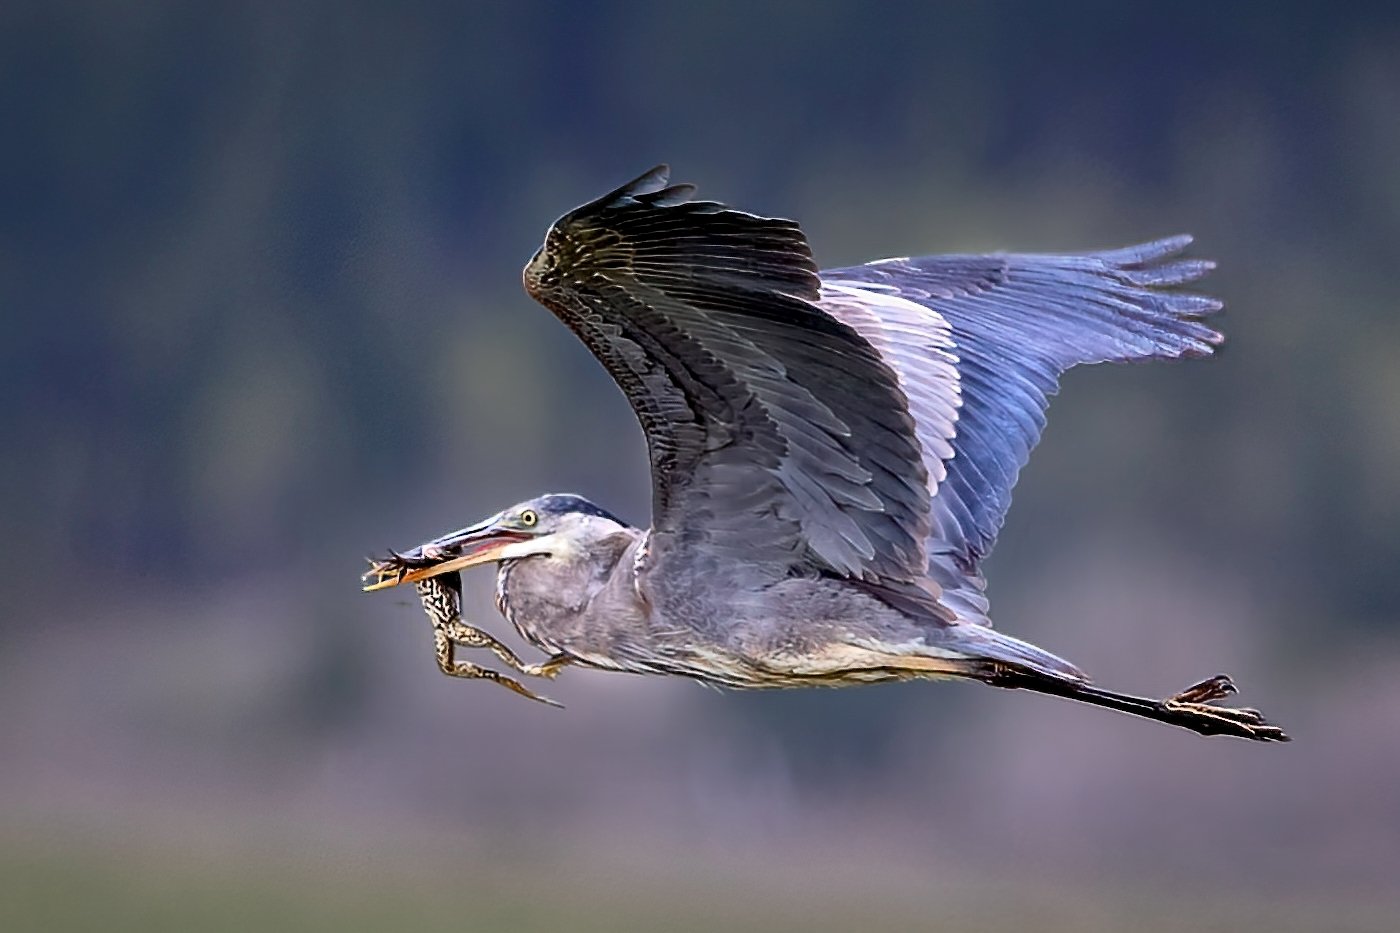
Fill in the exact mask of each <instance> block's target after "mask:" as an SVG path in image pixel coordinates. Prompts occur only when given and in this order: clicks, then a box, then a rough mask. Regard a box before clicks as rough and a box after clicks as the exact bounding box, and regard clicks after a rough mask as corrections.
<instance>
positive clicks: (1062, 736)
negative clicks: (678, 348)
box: [0, 0, 1400, 931]
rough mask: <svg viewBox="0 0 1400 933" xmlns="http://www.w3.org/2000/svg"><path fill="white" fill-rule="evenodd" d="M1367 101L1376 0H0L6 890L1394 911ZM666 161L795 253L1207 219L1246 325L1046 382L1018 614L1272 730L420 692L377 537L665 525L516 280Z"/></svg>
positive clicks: (1196, 911)
mask: <svg viewBox="0 0 1400 933" xmlns="http://www.w3.org/2000/svg"><path fill="white" fill-rule="evenodd" d="M1397 115H1400V10H1397V7H1396V6H1395V4H1393V3H1360V2H1358V3H1350V4H1315V3H1287V2H1284V3H1271V4H1249V3H1238V4H1221V3H1215V4H1198V3H1191V2H1185V3H1173V4H1153V5H1144V4H1124V3H1106V2H1079V3H1060V4H1042V3H1034V2H1030V0H1003V2H990V3H980V4H930V3H886V4H871V3H836V2H833V3H823V4H818V3H797V2H792V3H774V4H765V3H748V4H733V5H729V4H684V5H681V4H676V5H671V4H624V3H617V2H600V3H591V4H582V3H578V4H563V3H555V4H551V3H543V2H526V0H519V2H516V3H514V4H511V5H509V6H506V5H499V6H498V5H489V6H486V5H474V4H452V3H445V2H423V3H402V4H377V5H376V4H365V3H348V2H347V3H292V4H259V3H251V4H250V3H231V2H221V0H211V2H207V3H202V4H186V3H174V2H145V3H141V4H107V3H89V4H79V3H62V2H59V3H27V2H13V0H12V2H8V3H5V4H3V5H0V128H2V129H0V134H3V142H0V312H2V313H3V315H4V318H3V320H4V328H3V331H0V390H3V398H4V399H5V404H4V405H3V406H0V437H3V438H4V457H3V460H0V519H2V520H3V528H4V532H5V533H4V534H3V535H0V563H3V566H4V567H5V568H6V572H5V574H4V582H3V583H2V584H0V586H3V588H4V591H3V594H0V595H3V606H4V613H3V616H0V710H3V715H0V928H3V929H5V930H67V929H91V928H96V927H102V928H105V929H135V930H164V929H169V930H185V929H191V928H196V929H228V930H245V929H289V930H302V929H305V930H320V929H337V930H353V929H365V930H375V929H391V928H393V929H397V928H404V929H422V930H430V929H470V930H532V929H541V930H545V929H549V930H561V929H581V930H582V929H597V930H611V929H639V930H652V929H660V928H665V929H675V930H690V929H695V930H700V929H715V928H722V929H777V930H789V929H792V930H795V929H812V930H821V929H832V930H836V929H872V930H873V929H891V930H895V929H900V930H904V929H915V928H921V927H929V928H939V929H956V930H987V931H998V930H1015V929H1023V928H1026V927H1028V926H1029V927H1035V928H1038V929H1043V930H1119V929H1125V928H1129V927H1131V928H1133V929H1143V930H1185V929H1191V930H1197V931H1201V930H1207V931H1208V930H1231V931H1251V930H1271V931H1279V930H1300V931H1302V930H1322V929H1327V930H1394V929H1400V888H1397V885H1396V881H1395V879H1396V878H1397V877H1400V790H1397V788H1400V732H1398V731H1397V729H1400V727H1398V726H1397V723H1400V677H1397V674H1400V627H1398V626H1397V616H1400V573H1397V567H1400V316H1397V313H1396V296H1397V295H1400V119H1397ZM658 161H670V162H671V163H672V164H673V166H674V168H675V178H676V180H678V181H693V182H696V183H698V184H699V185H700V186H701V190H702V193H703V194H704V195H705V196H708V197H713V198H718V199H722V200H726V201H729V202H731V203H734V204H736V205H739V206H742V207H744V208H746V209H750V210H754V211H758V212H766V213H772V214H779V215H784V216H792V217H797V218H799V219H801V220H802V222H803V225H804V227H805V229H806V231H807V233H808V236H809V237H810V239H811V241H812V244H813V247H814V249H815V251H816V253H817V255H818V258H819V260H820V261H821V262H822V264H823V265H828V266H835V265H841V264H849V263H853V262H859V261H862V260H866V259H870V258H876V257H880V256H888V255H907V254H911V253H915V254H917V253H928V252H939V251H954V250H956V251H968V250H977V249H989V250H990V249H1004V248H1009V249H1025V250H1056V249H1059V250H1065V249H1087V248H1093V247H1109V246H1118V245H1122V244H1125V243H1129V242H1137V241H1141V240H1144V239H1148V238H1152V237H1158V236H1163V235H1167V234H1172V233H1177V232H1182V231H1189V232H1192V233H1194V234H1196V235H1197V237H1198V245H1197V247H1196V250H1197V253H1198V254H1199V255H1205V256H1210V257H1212V258H1215V259H1217V260H1218V261H1219V262H1220V269H1219V271H1218V272H1217V273H1216V274H1214V275H1213V276H1212V277H1211V278H1210V279H1209V281H1208V290H1209V291H1211V292H1212V293H1213V294H1216V295H1219V296H1221V297H1222V298H1224V299H1225V301H1226V302H1227V304H1228V306H1229V313H1228V315H1227V317H1226V318H1225V319H1224V323H1223V327H1224V329H1225V330H1226V331H1227V333H1228V335H1229V343H1228V344H1227V346H1226V347H1225V349H1224V351H1223V352H1222V354H1221V355H1220V356H1219V357H1218V358H1217V359H1215V360H1212V361H1210V362H1206V363H1188V364H1182V365H1175V366H1167V365H1161V366H1152V367H1118V368H1114V367H1099V368H1097V369H1093V370H1085V371H1075V372H1074V373H1072V374H1071V375H1070V376H1069V377H1068V378H1067V379H1066V381H1065V386H1064V392H1063V393H1062V395H1061V397H1060V399H1059V400H1058V401H1057V402H1056V404H1055V405H1054V406H1053V407H1052V410H1051V416H1050V423H1051V426H1050V429H1049V431H1048V433H1047V435H1046V439H1045V441H1044V443H1043V444H1042V446H1041V447H1040V449H1039V450H1038V452H1037V454H1036V456H1035V457H1034V458H1033V460H1032V463H1031V466H1030V469H1029V470H1028V471H1027V472H1026V474H1025V475H1024V478H1023V481H1022V483H1021V485H1020V486H1019V487H1018V490H1017V505H1016V507H1015V508H1014V509H1013V510H1012V512H1011V515H1010V519H1009V523H1008V525H1007V528H1006V532H1005V534H1004V536H1003V541H1002V543H1001V545H1000V547H999V549H998V551H997V553H996V555H995V556H994V558H993V559H992V561H991V562H990V564H989V567H988V570H989V575H990V577H991V581H992V586H993V590H992V592H993V596H994V615H995V616H996V618H997V619H998V624H999V625H1000V626H1001V627H1003V628H1005V629H1007V630H1009V631H1012V632H1015V633H1018V634H1023V635H1026V636H1027V637H1029V638H1032V639H1033V640H1036V641H1038V642H1040V643H1042V644H1044V645H1045V646H1046V647H1048V648H1051V649H1052V650H1055V651H1056V652H1057V653H1060V654H1063V655H1065V656H1066V657H1069V658H1071V659H1073V660H1075V661H1076V662H1078V663H1079V664H1081V665H1082V666H1083V667H1085V668H1086V669H1088V670H1089V671H1090V672H1092V673H1094V674H1095V675H1096V677H1097V678H1098V679H1099V680H1100V681H1101V682H1103V683H1104V684H1106V685H1108V686H1113V687H1119V688H1124V689H1129V690H1134V691H1137V692H1145V693H1153V694H1162V693H1165V692H1170V691H1173V690H1176V689H1179V688H1180V687H1182V686H1185V685H1186V684H1187V683H1190V682H1192V681H1193V680H1196V679H1199V678H1201V677H1203V676H1206V675H1209V674H1212V673H1214V672H1215V671H1217V670H1227V671H1230V672H1231V673H1233V674H1235V675H1236V677H1237V679H1238V680H1239V682H1240V683H1241V684H1242V686H1243V687H1244V691H1245V693H1244V697H1243V699H1244V700H1245V702H1247V703H1253V704H1258V705H1260V706H1262V707H1263V708H1265V709H1266V711H1268V712H1269V713H1270V714H1271V715H1273V716H1274V717H1275V718H1277V719H1278V720H1279V721H1280V722H1282V723H1283V724H1284V725H1286V726H1287V727H1288V728H1289V731H1290V732H1292V733H1293V735H1294V736H1295V739H1296V741H1295V742H1294V743H1293V744H1292V745H1290V746H1285V747H1276V748H1275V747H1260V746H1254V745H1249V744H1246V743H1240V742H1229V741H1219V740H1217V741H1207V740H1202V739H1200V738H1198V737H1196V736H1192V735H1188V734H1185V733H1178V732H1176V731H1172V730H1167V729H1163V728H1160V727H1156V726H1153V725H1150V724H1146V723H1142V722H1135V721H1128V720H1126V719H1123V718H1119V717H1114V716H1110V715H1108V714H1104V713H1100V712H1097V711H1093V710H1088V709H1077V708H1073V707H1072V706H1070V705H1069V704H1063V703H1059V702H1057V701H1053V700H1047V699H1041V698H1036V697H1031V696H1025V695H1019V694H1012V693H1003V692H1000V691H991V690H974V689H971V688H964V687H953V686H932V685H912V686H903V687H887V688H871V689H864V690H847V691H837V692H829V693H828V692H811V693H787V694H773V695H738V694H721V693H716V692H713V691H704V690H701V689H698V688H697V687H696V686H694V685H693V684H690V683H684V682H675V683H672V682H666V681H654V682H653V681H647V680H643V679H637V678H626V677H620V676H616V675H605V674H598V673H589V672H571V673H570V674H568V675H566V676H565V677H564V678H563V679H562V680H561V681H560V682H558V683H557V684H554V685H552V689H551V691H550V692H551V695H553V696H556V697H557V698H558V699H561V700H563V701H564V702H565V703H567V704H568V706H569V709H568V710H567V711H566V712H563V713H560V712H558V711H554V710H549V709H546V708H543V707H539V706H535V705H533V704H528V703H524V702H522V701H521V700H520V699H519V698H518V697H515V696H513V695H510V694H508V693H506V692H505V691H500V690H496V689H493V688H490V687H488V686H486V685H473V684H468V683H461V682H454V681H451V680H449V679H448V678H444V677H442V676H441V675H439V674H438V673H437V672H436V670H435V667H434V665H433V662H432V658H431V652H430V646H429V638H428V632H427V628H426V626H425V625H424V624H423V622H422V618H421V615H420V613H419V611H418V609H417V607H416V605H415V604H414V603H413V601H412V600H411V599H410V598H408V597H405V596H400V595H399V594H397V593H389V594H379V595H376V596H375V597H373V598H370V597H364V596H361V595H360V594H359V593H358V589H357V575H358V573H359V572H360V570H361V569H362V566H363V565H362V558H363V555H365V554H366V553H369V552H372V551H379V550H382V549H383V548H384V547H387V546H400V547H401V546H408V545H411V544H414V543H416V542H418V541H420V540H423V539H425V538H426V537H429V536H431V535H435V534H437V533H439V532H442V531H445V530H447V529H449V528H452V527H457V526H460V525H462V524H464V523H466V522H468V521H472V520H475V519H477V518H479V517H482V516H484V515H486V514H489V513H491V512H493V511H495V510H497V509H499V508H501V507H503V506H505V505H507V504H510V503H512V502H515V501H517V500H519V499H523V498H526V497H528V496H531V495H534V494H536V493H539V492H542V491H546V490H558V491H563V490H571V491H577V492H580V493H583V494H585V495H587V496H589V497H590V498H592V499H594V500H595V501H597V502H599V503H600V504H602V505H604V506H605V507H609V508H611V509H613V510H615V511H617V512H619V513H620V514H622V515H624V516H626V517H628V518H630V519H631V520H633V521H635V522H638V523H645V522H646V520H647V503H648V498H649V496H648V485H647V476H646V470H645V460H644V456H643V450H642V443H641V437H640V432H639V430H638V429H637V427H636V425H635V423H634V421H633V419H632V416H631V414H630V412H629V411H628V409H627V407H626V405H625V403H624V401H623V400H622V398H621V396H620V394H619V393H618V392H617V391H616V389H615V388H614V387H613V386H612V384H611V383H610V381H609V380H608V379H607V377H606V376H605V374H604V373H603V372H602V371H601V369H600V368H599V367H598V366H597V364H596V363H595V362H594V361H593V360H592V359H591V358H590V357H589V356H588V354H587V353H586V352H585V351H584V350H583V349H582V348H581V346H579V345H578V344H577V343H576V341H575V340H574V338H573V337H572V336H571V335H570V334H569V333H568V332H567V331H566V330H565V329H564V328H562V327H561V326H559V324H558V323H557V322H556V321H555V320H554V319H553V318H552V317H551V316H550V315H549V314H548V313H547V312H545V311H543V310H542V309H540V308H538V307H536V306H534V305H533V304H532V303H531V302H530V300H529V299H528V298H527V297H526V296H525V295H524V294H523V293H522V292H521V291H520V288H519V284H518V283H519V279H518V274H517V270H518V269H519V268H520V267H521V266H522V265H523V263H524V261H525V260H526V259H527V258H528V257H529V255H530V254H531V252H532V251H533V250H534V248H535V247H536V245H537V244H538V242H539V240H540V237H541V236H542V234H543V232H544V230H545V228H546V226H547V224H548V223H549V222H550V221H551V220H553V219H554V217H556V216H557V215H558V214H560V213H562V212H563V211H564V210H566V209H567V208H569V207H571V206H573V205H574V204H577V203H579V202H581V201H583V200H586V199H588V198H591V197H593V196H595V195H597V194H599V193H601V192H602V191H604V190H606V189H607V188H609V187H611V186H614V185H616V184H619V183H621V182H622V181H625V180H626V179H628V178H630V177H632V176H634V175H636V174H638V173H639V172H641V171H643V170H645V169H646V168H648V167H650V166H651V165H652V164H654V163H655V162H658ZM467 584H468V588H469V590H471V591H472V592H471V593H470V594H469V600H468V604H469V609H470V611H471V614H472V615H473V616H474V618H476V619H478V620H494V622H492V623H490V624H493V625H495V626H496V628H497V630H498V631H501V632H503V633H504V629H505V626H504V625H503V624H501V623H500V622H499V620H498V619H497V618H496V616H495V614H494V611H493V610H492V609H491V606H490V593H491V586H492V583H491V578H490V575H489V574H488V573H481V574H480V575H473V576H471V577H470V578H469V579H468V581H467Z"/></svg>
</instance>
